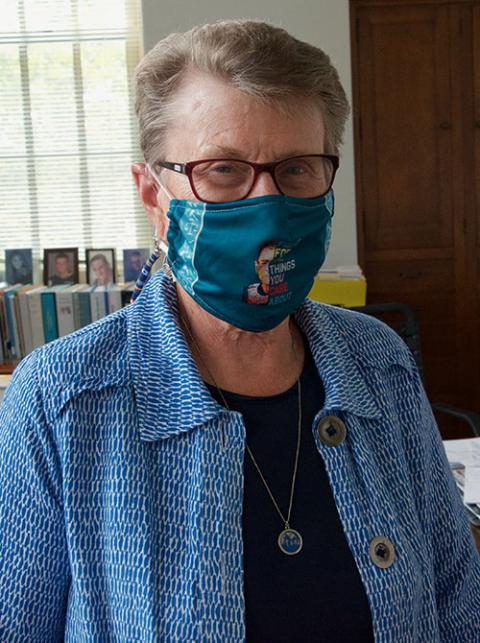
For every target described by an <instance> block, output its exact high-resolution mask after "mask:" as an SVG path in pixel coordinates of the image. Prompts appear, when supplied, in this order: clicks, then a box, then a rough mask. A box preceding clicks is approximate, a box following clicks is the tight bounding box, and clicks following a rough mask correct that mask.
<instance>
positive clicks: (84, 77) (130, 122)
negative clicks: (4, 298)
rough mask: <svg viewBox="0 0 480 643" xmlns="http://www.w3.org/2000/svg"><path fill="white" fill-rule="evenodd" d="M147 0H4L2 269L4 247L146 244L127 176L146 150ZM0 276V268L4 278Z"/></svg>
mask: <svg viewBox="0 0 480 643" xmlns="http://www.w3.org/2000/svg"><path fill="white" fill-rule="evenodd" d="M139 5H140V0H4V2H2V10H1V13H2V17H1V26H0V30H1V31H0V122H1V124H2V125H1V129H0V273H3V267H4V266H3V262H4V250H5V249H6V248H33V257H34V265H35V273H34V277H35V281H41V274H42V273H41V264H40V262H41V260H42V258H43V249H44V248H52V247H53V248H54V247H70V246H78V247H79V249H80V253H79V256H80V259H81V260H83V259H84V257H85V252H84V249H85V248H88V247H93V248H112V247H114V248H116V249H117V261H118V260H121V258H122V253H121V250H122V248H135V247H148V246H149V245H150V239H151V230H150V226H149V224H148V221H147V219H146V216H145V214H144V212H143V210H142V209H141V206H140V204H139V201H138V198H137V196H136V193H135V188H134V184H133V181H132V178H131V176H130V164H131V162H132V160H138V159H140V158H141V155H140V151H139V148H138V145H137V132H136V123H135V117H134V110H133V92H132V82H131V79H132V72H133V69H134V68H135V66H136V64H137V62H138V61H139V60H140V57H141V37H140V34H141V20H140V6H139ZM0 276H1V275H0Z"/></svg>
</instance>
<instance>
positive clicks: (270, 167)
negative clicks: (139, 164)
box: [153, 154, 340, 203]
mask: <svg viewBox="0 0 480 643" xmlns="http://www.w3.org/2000/svg"><path fill="white" fill-rule="evenodd" d="M310 156H312V157H314V158H325V159H328V160H329V161H330V162H331V164H332V166H333V172H332V178H331V180H330V183H329V186H328V189H327V190H325V192H322V193H321V194H317V195H316V196H313V197H309V198H311V199H318V198H319V197H321V196H324V195H325V194H326V193H327V192H328V191H329V190H330V188H331V187H332V185H333V181H334V180H335V175H336V173H337V170H338V167H339V165H340V161H339V158H338V156H335V155H333V154H302V155H298V156H289V157H288V158H286V159H282V160H280V161H272V162H271V163H254V162H253V161H244V160H243V159H232V158H212V159H201V160H199V161H188V162H187V163H173V162H171V161H156V162H155V163H153V168H154V169H156V168H157V166H158V167H162V168H165V169H166V170H172V171H173V172H178V173H179V174H184V175H185V176H187V177H188V181H189V183H190V187H191V189H192V192H193V194H194V195H195V197H196V198H197V199H198V200H199V201H202V202H203V203H220V202H219V201H207V200H206V199H202V197H201V196H200V195H199V194H198V192H197V190H196V188H195V184H194V182H193V179H192V174H193V170H194V168H195V167H196V166H197V165H200V164H202V163H215V162H218V161H235V163H244V164H245V165H249V166H250V167H251V168H253V171H254V175H253V182H252V185H251V187H250V189H249V191H248V192H247V194H245V196H243V197H241V199H238V200H239V201H242V200H243V199H246V198H247V197H248V195H249V194H250V192H251V191H252V190H253V188H254V186H255V183H256V182H257V179H258V176H259V174H261V173H262V172H268V173H269V174H270V176H271V177H272V179H273V182H274V183H275V186H276V188H277V190H278V191H279V192H280V194H285V193H284V192H283V190H282V189H281V187H280V186H279V185H278V183H277V179H276V178H275V168H276V167H277V166H278V165H281V164H282V163H285V162H286V161H294V160H295V159H303V158H305V157H310Z"/></svg>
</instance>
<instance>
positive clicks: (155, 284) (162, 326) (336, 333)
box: [127, 271, 406, 441]
mask: <svg viewBox="0 0 480 643" xmlns="http://www.w3.org/2000/svg"><path fill="white" fill-rule="evenodd" d="M129 309H130V310H129V315H128V322H127V323H128V345H129V348H128V351H129V364H130V369H131V376H132V377H131V379H132V381H133V386H134V391H135V398H136V404H137V411H138V420H139V428H140V436H141V438H142V439H143V440H148V441H153V440H159V439H164V438H168V437H170V436H174V435H177V434H181V433H183V432H185V431H189V430H191V429H193V428H195V427H198V426H200V425H204V424H206V423H207V422H209V421H210V420H212V419H213V418H216V417H217V416H219V415H221V414H222V413H224V412H225V409H224V408H223V407H222V406H220V405H219V404H218V403H217V402H216V401H215V400H214V399H213V398H212V396H211V395H210V393H209V391H208V389H207V387H206V386H205V384H204V383H203V381H202V379H201V377H200V374H199V372H198V369H197V367H196V364H195V362H194V360H193V358H192V356H191V354H190V350H189V347H188V344H187V342H186V340H185V337H184V335H183V332H182V330H181V327H180V322H179V314H178V304H177V296H176V290H175V286H174V285H173V283H172V282H171V280H170V279H168V278H167V277H166V276H165V275H164V274H163V273H162V272H161V271H158V272H157V273H156V274H155V275H154V276H152V277H151V279H150V280H149V282H148V283H147V284H146V286H145V287H144V289H143V291H142V293H141V295H140V296H139V297H138V299H137V300H136V302H135V304H134V305H132V306H130V307H129ZM341 314H342V315H343V316H344V317H345V315H346V314H353V313H345V312H344V311H341ZM295 317H296V320H297V322H298V323H299V326H300V328H301V329H302V331H303V333H304V335H305V336H306V338H307V340H308V342H309V344H310V347H311V350H312V354H313V357H314V360H315V363H316V366H317V369H318V372H319V374H320V376H321V378H322V381H323V384H324V387H325V394H326V401H325V407H326V408H328V409H330V410H331V411H334V410H338V411H346V412H350V413H354V414H356V415H359V416H363V417H378V416H379V415H380V409H379V407H378V404H377V401H376V400H375V396H374V393H373V392H372V390H371V389H370V388H369V386H368V385H367V382H366V379H365V367H368V364H361V363H359V362H358V359H357V358H358V356H357V355H356V354H354V352H353V350H352V348H351V346H350V344H349V342H348V341H347V339H346V336H345V333H342V332H341V328H340V327H339V325H338V323H336V321H335V309H334V308H333V307H331V306H325V305H322V304H317V303H313V302H311V301H309V300H306V301H305V302H304V304H303V305H302V306H301V307H300V308H299V309H298V311H297V312H296V314H295ZM384 357H385V355H383V358H384ZM398 360H400V362H402V357H401V356H400V358H398V356H397V357H395V359H394V361H398ZM367 361H368V360H367ZM375 361H376V360H375V359H374V360H373V362H374V363H372V364H371V365H372V366H375ZM403 361H405V360H404V359H403ZM403 365H406V363H405V364H403Z"/></svg>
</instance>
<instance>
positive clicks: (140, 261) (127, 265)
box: [123, 248, 150, 282]
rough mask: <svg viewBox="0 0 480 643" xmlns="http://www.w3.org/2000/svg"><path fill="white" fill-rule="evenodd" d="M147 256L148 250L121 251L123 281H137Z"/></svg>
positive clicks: (128, 249) (127, 249) (131, 249)
mask: <svg viewBox="0 0 480 643" xmlns="http://www.w3.org/2000/svg"><path fill="white" fill-rule="evenodd" d="M149 256H150V249H149V248H126V249H125V250H124V251H123V280H124V281H125V282H129V281H137V279H138V277H139V275H140V273H141V271H142V268H143V266H144V265H145V262H146V261H147V259H148V257H149Z"/></svg>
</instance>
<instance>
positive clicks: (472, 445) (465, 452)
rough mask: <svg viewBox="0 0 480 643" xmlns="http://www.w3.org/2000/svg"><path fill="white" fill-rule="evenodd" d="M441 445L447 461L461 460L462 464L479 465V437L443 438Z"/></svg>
mask: <svg viewBox="0 0 480 643" xmlns="http://www.w3.org/2000/svg"><path fill="white" fill-rule="evenodd" d="M443 446H444V447H445V451H446V453H447V458H448V461H449V462H461V463H462V464H463V465H464V466H466V467H467V466H475V465H477V466H480V438H464V439H462V440H444V441H443Z"/></svg>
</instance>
